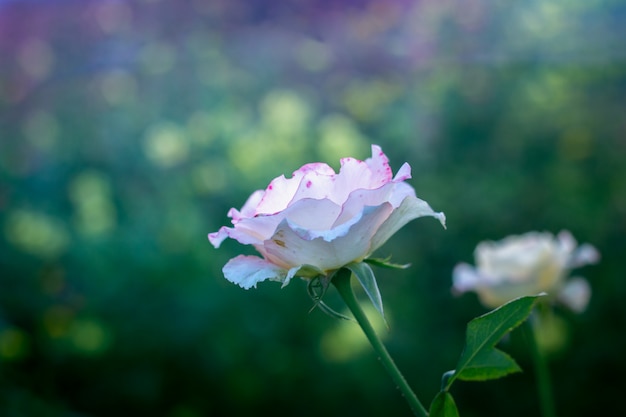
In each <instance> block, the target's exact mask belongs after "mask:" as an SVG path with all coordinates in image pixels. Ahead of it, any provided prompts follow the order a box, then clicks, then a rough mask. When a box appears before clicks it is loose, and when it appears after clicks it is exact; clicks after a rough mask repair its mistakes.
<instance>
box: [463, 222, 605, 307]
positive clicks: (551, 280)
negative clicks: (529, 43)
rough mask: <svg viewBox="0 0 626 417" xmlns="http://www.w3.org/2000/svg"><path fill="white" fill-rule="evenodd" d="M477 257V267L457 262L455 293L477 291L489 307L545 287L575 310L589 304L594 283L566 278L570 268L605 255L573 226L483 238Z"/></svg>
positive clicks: (552, 296)
mask: <svg viewBox="0 0 626 417" xmlns="http://www.w3.org/2000/svg"><path fill="white" fill-rule="evenodd" d="M474 257H475V261H476V266H475V267H473V266H471V265H468V264H465V263H461V264H458V265H457V266H456V267H455V268H454V272H453V290H454V292H455V293H463V292H466V291H475V292H476V293H477V294H478V297H479V298H480V301H481V302H482V303H483V304H484V305H485V306H486V307H489V308H495V307H498V306H500V305H502V304H504V303H506V302H507V301H510V300H512V299H514V298H517V297H521V296H525V295H533V294H538V293H540V292H546V293H547V294H548V295H549V296H550V297H551V298H553V299H557V300H558V301H560V302H562V303H563V304H565V305H566V306H568V307H569V308H570V309H572V310H573V311H576V312H581V311H583V310H584V309H585V308H586V307H587V304H588V302H589V298H590V297H591V289H590V287H589V284H588V283H587V281H586V280H585V279H584V278H580V277H574V278H570V279H567V277H568V275H569V272H570V270H571V269H573V268H576V267H579V266H582V265H586V264H590V263H596V262H597V261H598V260H599V259H600V255H599V253H598V251H597V250H596V249H595V248H594V247H593V246H591V245H589V244H583V245H580V246H578V245H577V243H576V240H575V239H574V238H573V237H572V235H571V233H569V232H568V231H562V232H560V233H559V234H558V236H556V237H555V236H553V235H552V234H551V233H545V232H544V233H539V232H529V233H526V234H523V235H519V236H509V237H507V238H505V239H503V240H501V241H498V242H491V241H486V242H481V243H480V244H478V246H477V247H476V250H475V252H474Z"/></svg>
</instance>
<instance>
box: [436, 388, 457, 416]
mask: <svg viewBox="0 0 626 417" xmlns="http://www.w3.org/2000/svg"><path fill="white" fill-rule="evenodd" d="M428 415H429V417H459V410H457V408H456V404H455V402H454V399H453V398H452V394H450V393H449V392H447V391H440V392H439V393H438V394H437V395H436V396H435V398H434V399H433V402H432V404H430V410H429V411H428Z"/></svg>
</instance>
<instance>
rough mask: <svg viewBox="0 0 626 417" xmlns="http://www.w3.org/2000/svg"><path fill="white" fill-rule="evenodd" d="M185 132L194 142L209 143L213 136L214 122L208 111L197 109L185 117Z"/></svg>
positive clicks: (204, 144)
mask: <svg viewBox="0 0 626 417" xmlns="http://www.w3.org/2000/svg"><path fill="white" fill-rule="evenodd" d="M187 132H188V133H189V137H190V138H191V140H192V141H193V142H194V143H197V144H199V145H203V146H206V145H209V144H210V143H211V142H212V141H213V138H214V137H215V124H214V123H213V122H212V118H211V115H210V114H209V113H208V112H205V111H201V110H198V111H196V112H194V113H192V115H191V116H189V119H187Z"/></svg>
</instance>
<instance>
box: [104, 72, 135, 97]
mask: <svg viewBox="0 0 626 417" xmlns="http://www.w3.org/2000/svg"><path fill="white" fill-rule="evenodd" d="M100 92H101V94H102V97H103V98H104V99H105V100H106V102H107V103H109V104H110V105H112V106H114V105H118V104H123V103H132V102H134V101H135V100H136V97H137V81H136V80H135V77H134V76H133V75H132V74H131V73H129V72H128V71H124V70H114V71H110V72H108V73H105V74H103V75H102V77H101V78H100Z"/></svg>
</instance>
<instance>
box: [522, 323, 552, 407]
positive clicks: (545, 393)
mask: <svg viewBox="0 0 626 417" xmlns="http://www.w3.org/2000/svg"><path fill="white" fill-rule="evenodd" d="M533 318H536V317H529V318H528V320H526V321H525V322H524V324H523V326H522V329H523V331H524V335H525V337H526V340H527V341H528V344H529V345H530V350H531V355H532V359H533V364H534V368H535V377H536V379H537V394H538V395H539V402H540V406H541V415H542V416H543V417H555V416H556V413H555V408H554V399H553V396H552V385H551V382H550V373H549V371H548V364H547V362H546V357H545V356H544V354H543V352H542V351H541V349H540V348H539V345H538V344H537V337H536V336H535V334H536V328H535V325H533V321H534V322H535V323H536V320H532V319H533Z"/></svg>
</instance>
